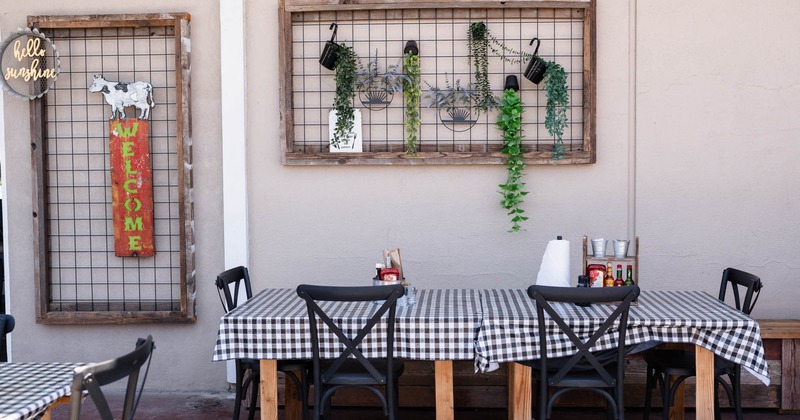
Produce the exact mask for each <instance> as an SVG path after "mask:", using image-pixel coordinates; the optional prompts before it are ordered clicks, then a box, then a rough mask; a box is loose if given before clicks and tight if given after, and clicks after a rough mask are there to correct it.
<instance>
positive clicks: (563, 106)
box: [544, 61, 569, 160]
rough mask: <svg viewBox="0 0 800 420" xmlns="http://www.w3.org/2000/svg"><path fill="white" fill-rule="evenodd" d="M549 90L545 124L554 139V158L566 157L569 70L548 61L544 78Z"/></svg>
mask: <svg viewBox="0 0 800 420" xmlns="http://www.w3.org/2000/svg"><path fill="white" fill-rule="evenodd" d="M544 89H545V91H546V92H547V106H546V108H545V117H544V126H545V128H547V132H548V133H550V135H551V136H553V137H555V138H554V139H553V160H558V159H561V158H562V157H564V141H563V140H562V137H563V136H564V130H565V129H566V128H567V110H568V109H569V89H568V88H567V72H566V71H564V68H563V67H561V65H560V64H558V63H556V62H553V61H548V62H547V71H546V73H545V79H544Z"/></svg>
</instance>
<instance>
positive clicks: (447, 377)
mask: <svg viewBox="0 0 800 420" xmlns="http://www.w3.org/2000/svg"><path fill="white" fill-rule="evenodd" d="M433 370H434V375H435V377H436V420H453V418H454V417H455V413H454V412H453V407H454V406H455V404H453V361H452V360H436V361H434V362H433Z"/></svg>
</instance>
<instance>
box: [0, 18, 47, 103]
mask: <svg viewBox="0 0 800 420" xmlns="http://www.w3.org/2000/svg"><path fill="white" fill-rule="evenodd" d="M0 70H2V75H3V77H2V82H3V88H4V89H5V90H7V91H8V92H10V93H11V94H12V95H14V96H17V97H20V98H25V99H36V98H39V97H41V96H42V95H44V94H45V93H46V92H47V90H48V89H50V87H52V86H53V83H55V81H56V78H57V77H58V72H59V70H60V69H59V59H58V51H56V47H55V45H54V44H53V42H52V41H50V40H49V39H48V38H47V37H45V36H44V34H42V33H41V32H39V30H37V29H35V28H34V29H19V30H17V31H15V32H12V33H11V35H9V36H8V38H6V39H5V41H3V43H2V44H0Z"/></svg>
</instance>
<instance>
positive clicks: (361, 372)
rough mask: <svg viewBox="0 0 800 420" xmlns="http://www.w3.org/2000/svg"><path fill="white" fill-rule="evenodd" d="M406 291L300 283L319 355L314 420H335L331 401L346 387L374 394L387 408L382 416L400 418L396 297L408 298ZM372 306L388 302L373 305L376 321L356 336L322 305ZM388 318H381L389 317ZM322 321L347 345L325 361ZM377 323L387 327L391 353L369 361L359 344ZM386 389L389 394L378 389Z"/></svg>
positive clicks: (400, 368) (370, 321)
mask: <svg viewBox="0 0 800 420" xmlns="http://www.w3.org/2000/svg"><path fill="white" fill-rule="evenodd" d="M403 293H405V289H404V288H403V286H401V285H392V286H364V287H335V286H311V285H306V284H303V285H300V286H298V287H297V295H298V296H300V297H301V298H303V299H304V300H305V301H306V307H307V309H308V319H309V325H310V327H311V344H312V347H313V353H314V419H315V420H318V419H320V418H321V416H322V412H323V411H324V412H325V419H330V418H331V415H330V412H331V410H330V399H331V398H332V397H333V394H334V393H335V392H336V391H337V390H339V389H341V388H344V387H356V388H364V389H368V390H370V391H372V393H374V394H375V395H377V396H378V398H379V399H380V401H381V404H382V405H383V413H384V415H385V416H388V417H389V420H395V419H397V411H398V407H399V401H398V386H397V379H398V377H399V376H400V375H401V374H402V373H403V369H404V364H403V361H402V360H399V359H395V358H394V356H393V352H394V349H393V348H394V324H395V311H396V309H397V298H399V297H400V296H403ZM320 301H334V302H371V301H384V302H383V303H382V304H381V305H378V304H374V305H373V304H372V303H370V306H371V307H374V312H371V317H370V318H369V319H368V320H367V322H366V323H365V324H364V325H363V326H359V328H358V332H357V333H356V334H355V335H352V334H351V335H350V336H349V337H348V335H347V334H345V333H344V331H343V330H342V327H341V326H340V325H339V324H337V323H336V321H334V320H333V319H331V317H330V315H328V313H326V312H325V310H324V309H322V308H321V307H320V306H319V304H318V303H317V302H320ZM387 313H388V315H387V316H386V318H385V319H382V317H383V316H384V315H385V314H387ZM317 319H319V320H321V321H322V322H323V323H325V325H327V327H328V328H329V329H330V331H331V332H332V333H333V334H334V335H335V336H336V338H337V339H338V340H339V342H340V344H341V345H342V346H343V349H342V352H341V353H340V354H339V356H338V357H337V358H336V359H334V360H324V361H323V360H320V344H319V342H320V337H319V332H318V330H317V326H318V324H317ZM376 325H381V326H384V325H385V330H386V340H385V343H386V353H385V357H384V358H377V359H367V358H366V357H364V354H363V353H362V352H361V349H360V346H361V344H362V343H363V342H364V339H365V338H366V337H368V336H369V335H370V334H371V333H375V329H379V328H381V327H379V328H375V327H376ZM381 385H385V386H386V396H385V397H384V395H382V394H381V393H380V391H378V390H377V389H376V388H375V386H381Z"/></svg>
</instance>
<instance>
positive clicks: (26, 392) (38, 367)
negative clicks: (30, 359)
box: [0, 363, 81, 420]
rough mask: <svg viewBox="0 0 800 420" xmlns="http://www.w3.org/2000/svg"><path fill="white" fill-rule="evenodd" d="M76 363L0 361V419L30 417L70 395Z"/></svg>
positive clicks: (16, 419)
mask: <svg viewBox="0 0 800 420" xmlns="http://www.w3.org/2000/svg"><path fill="white" fill-rule="evenodd" d="M77 366H81V364H76V363H0V420H18V419H27V418H30V417H33V416H35V415H37V414H39V413H41V412H43V411H44V410H46V409H47V407H49V406H50V404H52V403H54V402H56V401H58V399H59V398H61V397H63V396H65V395H67V394H69V391H70V387H71V386H72V372H73V370H74V369H75V367H77Z"/></svg>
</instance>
